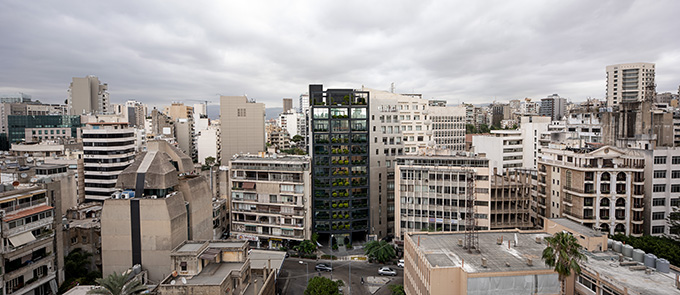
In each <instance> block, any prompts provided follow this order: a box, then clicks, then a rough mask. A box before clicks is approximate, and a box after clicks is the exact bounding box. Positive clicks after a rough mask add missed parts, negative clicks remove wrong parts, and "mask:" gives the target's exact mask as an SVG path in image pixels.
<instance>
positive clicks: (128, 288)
mask: <svg viewBox="0 0 680 295" xmlns="http://www.w3.org/2000/svg"><path fill="white" fill-rule="evenodd" d="M97 284H99V286H98V287H95V288H94V289H92V290H90V291H87V294H101V295H131V294H141V293H142V292H144V291H147V288H146V286H144V285H142V282H140V281H139V280H137V279H131V280H128V277H127V275H124V274H117V273H115V272H114V273H113V274H111V275H109V276H108V277H105V278H101V279H97Z"/></svg>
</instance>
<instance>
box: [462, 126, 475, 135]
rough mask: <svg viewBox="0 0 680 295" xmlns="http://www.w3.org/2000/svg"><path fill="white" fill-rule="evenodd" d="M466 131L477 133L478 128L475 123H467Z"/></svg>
mask: <svg viewBox="0 0 680 295" xmlns="http://www.w3.org/2000/svg"><path fill="white" fill-rule="evenodd" d="M465 133H467V134H475V133H477V128H475V125H472V124H465Z"/></svg>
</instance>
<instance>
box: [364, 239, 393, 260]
mask: <svg viewBox="0 0 680 295" xmlns="http://www.w3.org/2000/svg"><path fill="white" fill-rule="evenodd" d="M364 254H366V256H368V257H369V258H371V259H375V260H377V261H379V262H382V263H384V262H386V261H389V260H391V259H394V258H395V257H397V253H396V251H395V250H394V247H393V246H392V245H391V244H389V243H388V242H385V241H372V242H368V243H366V245H365V246H364Z"/></svg>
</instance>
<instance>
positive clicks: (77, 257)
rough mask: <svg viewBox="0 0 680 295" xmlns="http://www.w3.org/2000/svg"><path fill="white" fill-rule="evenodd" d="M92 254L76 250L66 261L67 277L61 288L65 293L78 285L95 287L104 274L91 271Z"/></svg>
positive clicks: (65, 270)
mask: <svg viewBox="0 0 680 295" xmlns="http://www.w3.org/2000/svg"><path fill="white" fill-rule="evenodd" d="M91 257H92V253H89V252H87V251H83V250H81V249H80V248H76V249H74V250H73V251H71V253H69V254H68V255H67V256H66V258H65V259H64V272H65V274H66V277H65V279H64V282H63V283H62V284H61V286H60V287H59V289H60V292H59V293H64V292H66V291H67V290H68V289H70V288H73V287H75V286H76V285H78V284H80V285H94V284H95V281H96V279H97V278H100V277H101V276H102V274H101V273H100V272H99V271H90V267H89V266H90V264H91Z"/></svg>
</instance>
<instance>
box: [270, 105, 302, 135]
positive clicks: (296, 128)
mask: <svg viewBox="0 0 680 295" xmlns="http://www.w3.org/2000/svg"><path fill="white" fill-rule="evenodd" d="M304 121H305V117H304V115H303V114H301V113H297V112H293V110H290V111H288V112H285V113H281V114H279V117H278V118H276V124H277V125H279V126H280V127H281V128H283V129H285V130H286V131H288V135H290V137H291V138H293V136H295V135H300V136H305V134H306V132H305V131H306V130H305V129H304V128H305V125H306V124H305V123H304ZM301 127H302V128H301Z"/></svg>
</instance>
